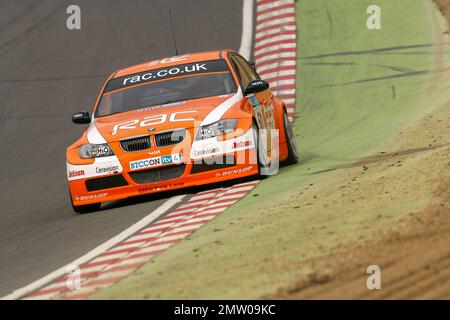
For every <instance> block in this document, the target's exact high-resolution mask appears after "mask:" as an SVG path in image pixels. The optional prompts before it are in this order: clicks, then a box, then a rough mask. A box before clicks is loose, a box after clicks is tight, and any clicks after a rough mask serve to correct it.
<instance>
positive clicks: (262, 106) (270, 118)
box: [231, 54, 276, 159]
mask: <svg viewBox="0 0 450 320" xmlns="http://www.w3.org/2000/svg"><path fill="white" fill-rule="evenodd" d="M231 60H232V63H233V64H234V65H235V67H236V69H237V70H238V73H239V76H240V82H241V86H242V91H243V92H244V91H245V89H246V88H247V86H248V84H249V83H250V81H252V80H258V79H260V77H259V75H258V74H257V73H256V71H255V70H254V69H253V68H252V67H251V65H250V64H249V63H248V62H247V61H246V60H245V59H244V58H243V57H241V56H239V55H237V54H234V55H232V56H231ZM248 100H249V102H250V103H251V104H252V106H253V110H254V112H255V116H256V121H257V124H258V128H259V130H260V132H261V133H263V134H262V137H263V139H261V140H262V141H261V142H262V143H263V144H264V149H265V150H266V152H267V154H266V156H267V159H270V158H271V156H270V155H271V151H272V147H273V145H272V144H273V131H272V130H271V129H276V124H275V115H274V107H273V94H272V91H271V90H270V88H269V89H267V90H264V91H262V92H258V93H256V94H254V95H253V94H252V95H250V96H249V97H248Z"/></svg>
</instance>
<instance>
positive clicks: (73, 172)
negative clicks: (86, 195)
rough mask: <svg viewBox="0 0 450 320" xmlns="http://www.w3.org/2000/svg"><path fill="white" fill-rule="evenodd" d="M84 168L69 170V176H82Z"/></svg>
mask: <svg viewBox="0 0 450 320" xmlns="http://www.w3.org/2000/svg"><path fill="white" fill-rule="evenodd" d="M84 175H85V173H84V170H72V171H69V178H74V177H81V176H84Z"/></svg>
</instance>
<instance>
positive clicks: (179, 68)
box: [105, 59, 229, 93]
mask: <svg viewBox="0 0 450 320" xmlns="http://www.w3.org/2000/svg"><path fill="white" fill-rule="evenodd" d="M227 71H229V69H228V65H227V63H226V62H225V60H223V59H219V60H209V61H202V62H195V63H185V64H179V65H176V66H173V67H165V68H159V69H154V70H149V71H143V72H139V73H135V74H132V75H128V76H124V77H120V78H116V79H112V80H110V81H109V82H108V84H107V85H106V88H105V93H107V92H111V91H114V90H118V89H122V88H126V87H130V86H134V85H137V84H143V83H150V82H154V81H159V80H163V79H170V78H175V77H179V76H183V75H195V74H202V73H208V72H227Z"/></svg>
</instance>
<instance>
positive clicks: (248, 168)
mask: <svg viewBox="0 0 450 320" xmlns="http://www.w3.org/2000/svg"><path fill="white" fill-rule="evenodd" d="M252 169H253V166H249V167H245V168H241V169H235V170H229V171H225V172H219V173H217V174H216V177H226V176H232V175H235V174H241V173H246V172H249V171H250V170H252Z"/></svg>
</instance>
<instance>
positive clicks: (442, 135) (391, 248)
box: [265, 70, 450, 299]
mask: <svg viewBox="0 0 450 320" xmlns="http://www.w3.org/2000/svg"><path fill="white" fill-rule="evenodd" d="M447 72H448V70H447ZM449 140H450V103H447V104H446V105H443V106H442V107H441V108H439V109H438V110H435V111H434V112H431V113H430V114H428V115H426V116H425V117H424V118H423V119H421V120H420V121H418V122H416V123H413V124H411V125H410V126H409V127H407V128H404V129H402V130H401V132H399V133H398V134H397V135H396V136H395V137H394V138H393V139H392V140H391V141H390V142H389V143H388V144H387V145H386V146H385V148H384V149H383V150H385V151H380V152H378V153H377V154H375V155H374V156H369V157H367V158H364V159H362V160H361V161H358V162H357V163H354V164H353V165H350V166H347V167H344V168H340V169H337V170H336V171H335V172H334V175H337V176H339V175H340V176H341V177H342V178H341V179H340V182H339V183H338V184H337V186H338V190H339V192H341V193H342V197H343V200H342V201H344V202H345V203H347V204H348V205H350V204H351V208H352V210H354V214H356V215H357V214H358V213H360V212H362V211H363V210H364V208H367V207H369V208H371V209H372V210H373V212H374V213H376V212H377V211H378V212H379V214H377V215H376V216H374V219H373V223H372V226H369V227H367V226H366V228H367V232H366V234H365V235H362V236H361V237H360V239H358V241H356V242H355V243H354V244H353V245H350V246H348V245H347V246H342V247H338V248H337V250H335V252H334V253H333V254H331V255H328V256H325V257H320V258H317V259H311V260H309V261H307V264H308V265H309V269H310V270H312V271H311V272H310V273H309V274H307V275H304V276H300V277H299V279H298V281H297V282H296V283H294V284H292V286H289V287H285V288H281V289H280V290H279V291H278V292H277V293H274V294H272V295H267V296H265V298H276V299H278V298H283V299H321V298H326V299H332V298H335V299H355V298H357V299H372V298H373V299H379V298H382V299H397V298H401V299H411V298H414V299H422V298H423V299H428V298H433V299H449V298H450V247H449V243H450V214H449V213H450V145H449V144H448V141H449ZM337 179H338V180H337V181H339V178H338V177H337ZM315 187H316V188H317V195H319V194H320V196H321V197H322V198H323V197H325V198H327V194H326V193H325V194H324V190H325V189H322V188H326V187H321V186H320V185H316V186H315ZM321 189H322V190H321ZM319 191H320V193H319ZM310 196H311V195H310ZM328 197H331V193H330V195H329V196H328ZM313 198H314V196H313ZM314 199H315V198H314ZM421 199H423V200H424V201H423V202H422V201H421ZM408 203H413V205H412V206H408ZM321 204H322V205H324V202H323V201H322V202H321ZM399 204H401V205H399ZM421 204H423V206H422V205H421ZM315 205H319V203H317V201H316V203H315ZM334 205H336V206H337V208H338V209H337V210H336V212H341V211H342V210H341V209H339V207H338V206H339V203H338V202H335V203H334ZM407 210H410V211H409V212H408V211H407ZM397 217H400V218H397ZM390 223H392V224H395V225H396V228H393V229H392V230H390V227H389V224H390ZM399 226H400V227H399ZM343 236H344V235H342V237H343ZM338 239H339V237H337V243H339V240H338ZM374 264H375V265H378V266H380V268H381V272H382V289H381V290H368V289H367V287H366V280H367V277H368V274H366V269H367V267H368V266H370V265H374Z"/></svg>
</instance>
